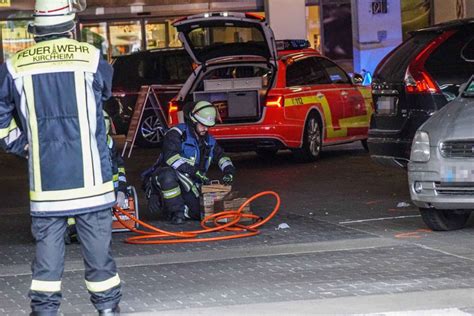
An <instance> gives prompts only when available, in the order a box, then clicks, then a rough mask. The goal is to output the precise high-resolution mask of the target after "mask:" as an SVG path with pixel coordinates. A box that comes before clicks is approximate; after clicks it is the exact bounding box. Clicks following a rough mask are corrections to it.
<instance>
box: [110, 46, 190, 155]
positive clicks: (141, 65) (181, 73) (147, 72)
mask: <svg viewBox="0 0 474 316" xmlns="http://www.w3.org/2000/svg"><path fill="white" fill-rule="evenodd" d="M112 66H113V68H114V77H113V82H112V93H113V97H112V98H110V99H109V100H108V101H107V102H106V103H105V105H104V109H105V110H106V111H107V113H109V115H110V117H111V118H112V120H113V123H114V126H115V131H116V133H117V134H126V133H127V131H128V127H129V125H130V119H131V117H132V115H133V111H134V107H135V102H136V100H137V98H138V92H139V90H140V87H141V86H142V85H151V84H161V85H182V84H183V83H184V82H185V81H186V79H187V78H188V77H189V75H190V74H191V72H192V61H191V58H190V57H189V56H188V54H187V52H186V51H185V50H184V49H182V48H168V49H155V50H147V51H142V52H136V53H133V54H130V55H123V56H119V57H117V58H115V60H114V61H113V62H112ZM178 90H179V89H178ZM172 97H174V93H173V94H171V93H162V94H160V95H159V98H160V103H161V105H163V107H164V108H163V110H164V112H165V117H167V104H168V102H169V100H170V99H171V98H172ZM164 123H165V122H163V118H161V117H158V116H156V114H155V112H154V111H153V110H146V111H145V112H144V114H143V118H142V120H141V122H140V126H139V128H138V134H137V138H136V140H135V143H136V144H137V145H139V146H140V147H156V146H158V145H159V144H160V142H161V140H162V137H161V136H162V135H163V126H164Z"/></svg>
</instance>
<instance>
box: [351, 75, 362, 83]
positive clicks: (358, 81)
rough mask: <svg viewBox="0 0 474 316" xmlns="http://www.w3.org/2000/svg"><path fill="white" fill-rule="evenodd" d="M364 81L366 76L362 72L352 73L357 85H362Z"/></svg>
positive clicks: (353, 81)
mask: <svg viewBox="0 0 474 316" xmlns="http://www.w3.org/2000/svg"><path fill="white" fill-rule="evenodd" d="M363 82H364V77H363V76H362V75H361V74H358V73H354V74H353V75H352V83H353V84H356V85H362V83H363Z"/></svg>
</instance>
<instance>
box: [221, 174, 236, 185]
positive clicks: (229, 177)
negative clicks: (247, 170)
mask: <svg viewBox="0 0 474 316" xmlns="http://www.w3.org/2000/svg"><path fill="white" fill-rule="evenodd" d="M222 182H223V183H224V184H225V185H231V184H232V182H234V175H232V173H226V174H224V176H223V177H222Z"/></svg>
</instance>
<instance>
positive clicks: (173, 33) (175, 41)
mask: <svg viewBox="0 0 474 316" xmlns="http://www.w3.org/2000/svg"><path fill="white" fill-rule="evenodd" d="M173 21H174V20H167V21H166V23H168V34H169V35H168V38H169V43H168V47H182V46H183V43H181V41H180V40H179V38H178V31H177V30H176V28H175V27H174V26H173V25H172V24H171V23H173Z"/></svg>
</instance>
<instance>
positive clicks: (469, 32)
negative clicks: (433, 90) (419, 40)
mask: <svg viewBox="0 0 474 316" xmlns="http://www.w3.org/2000/svg"><path fill="white" fill-rule="evenodd" d="M473 32H474V28H468V27H466V28H464V29H463V30H460V31H458V32H457V33H456V34H454V35H452V36H451V37H450V38H448V39H447V40H446V41H445V42H444V43H443V44H441V45H440V46H439V47H438V48H437V49H436V50H435V51H434V52H433V53H432V54H431V55H430V57H429V58H428V59H427V61H426V63H425V69H426V70H427V71H428V73H429V74H430V75H431V76H432V77H433V79H434V80H435V81H436V84H437V85H438V86H439V87H440V89H441V91H442V92H443V94H444V95H445V97H446V98H447V100H452V99H454V98H455V97H456V96H457V95H458V93H459V86H460V85H461V84H462V83H464V82H466V81H467V80H469V78H470V77H471V76H472V74H473V73H474V63H472V62H468V61H466V60H465V59H464V58H463V57H462V54H461V52H462V51H463V48H464V47H466V45H467V44H468V43H469V42H470V41H472V40H473V38H474V35H473Z"/></svg>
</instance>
